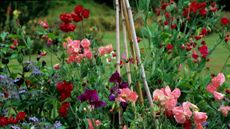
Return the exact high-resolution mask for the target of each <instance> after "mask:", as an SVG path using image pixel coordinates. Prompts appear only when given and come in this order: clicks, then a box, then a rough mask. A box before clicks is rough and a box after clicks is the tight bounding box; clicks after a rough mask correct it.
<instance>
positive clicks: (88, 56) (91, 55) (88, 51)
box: [84, 50, 93, 59]
mask: <svg viewBox="0 0 230 129" xmlns="http://www.w3.org/2000/svg"><path fill="white" fill-rule="evenodd" d="M84 56H85V57H86V58H88V59H92V57H93V54H92V52H91V51H90V50H85V51H84Z"/></svg>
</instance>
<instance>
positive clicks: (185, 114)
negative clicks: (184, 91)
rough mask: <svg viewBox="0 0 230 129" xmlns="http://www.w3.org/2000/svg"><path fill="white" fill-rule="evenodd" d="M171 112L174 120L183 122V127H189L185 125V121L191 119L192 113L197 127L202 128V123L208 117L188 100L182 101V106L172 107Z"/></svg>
mask: <svg viewBox="0 0 230 129" xmlns="http://www.w3.org/2000/svg"><path fill="white" fill-rule="evenodd" d="M191 109H192V111H191ZM172 112H173V115H174V118H175V120H176V122H177V123H180V124H184V128H190V127H187V125H188V124H187V123H186V122H190V121H191V118H192V115H193V119H194V123H195V125H196V128H197V129H203V127H202V123H204V122H206V120H207V118H208V116H207V114H206V113H204V112H198V108H197V106H196V105H194V104H192V103H190V102H183V103H182V106H177V107H174V108H173V110H172Z"/></svg>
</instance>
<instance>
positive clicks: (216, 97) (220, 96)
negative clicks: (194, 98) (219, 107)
mask: <svg viewBox="0 0 230 129" xmlns="http://www.w3.org/2000/svg"><path fill="white" fill-rule="evenodd" d="M213 96H214V98H215V100H217V101H220V100H222V99H223V98H224V94H222V93H219V92H217V91H214V92H213Z"/></svg>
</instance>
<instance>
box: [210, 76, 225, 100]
mask: <svg viewBox="0 0 230 129" xmlns="http://www.w3.org/2000/svg"><path fill="white" fill-rule="evenodd" d="M224 81H225V77H224V74H223V73H219V74H218V75H217V76H216V77H213V78H212V81H211V83H209V84H208V86H207V91H208V92H209V93H211V94H213V96H214V98H215V100H218V101H219V100H222V99H223V98H224V94H222V93H219V92H217V89H218V88H219V87H220V86H221V85H222V84H223V83H224Z"/></svg>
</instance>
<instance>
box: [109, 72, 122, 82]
mask: <svg viewBox="0 0 230 129" xmlns="http://www.w3.org/2000/svg"><path fill="white" fill-rule="evenodd" d="M109 82H114V83H120V82H121V77H120V74H119V73H118V72H117V71H116V72H115V73H113V74H112V76H111V77H110V79H109Z"/></svg>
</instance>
